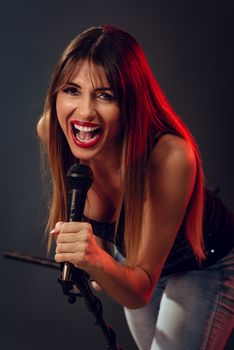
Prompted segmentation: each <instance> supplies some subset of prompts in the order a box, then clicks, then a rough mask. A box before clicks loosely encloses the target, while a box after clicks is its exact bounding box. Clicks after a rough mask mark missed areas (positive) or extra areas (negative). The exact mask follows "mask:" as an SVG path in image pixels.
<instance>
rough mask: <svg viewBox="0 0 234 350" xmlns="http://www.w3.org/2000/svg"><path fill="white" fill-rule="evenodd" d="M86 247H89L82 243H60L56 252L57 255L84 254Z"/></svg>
mask: <svg viewBox="0 0 234 350" xmlns="http://www.w3.org/2000/svg"><path fill="white" fill-rule="evenodd" d="M86 246H87V245H86V244H85V243H82V242H75V243H58V244H57V247H56V251H55V252H56V254H62V253H75V252H83V251H84V250H85V248H86Z"/></svg>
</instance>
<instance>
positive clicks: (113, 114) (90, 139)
mask: <svg viewBox="0 0 234 350" xmlns="http://www.w3.org/2000/svg"><path fill="white" fill-rule="evenodd" d="M91 68H92V69H90V63H89V62H88V61H87V60H81V61H79V62H78V64H77V69H76V71H75V72H74V74H73V76H72V77H71V79H70V81H68V82H67V84H66V85H65V86H64V88H62V89H61V90H60V91H59V92H58V95H57V100H56V109H57V116H58V121H59V124H60V126H61V128H62V130H63V132H64V135H65V136H66V139H67V141H68V144H69V146H70V149H71V151H72V153H73V155H74V156H75V157H77V158H79V159H82V160H90V159H96V158H100V156H101V157H102V156H104V157H106V156H107V155H112V156H113V155H116V152H118V151H119V147H120V144H121V141H122V137H121V135H122V132H121V130H122V125H121V124H122V123H121V117H120V109H119V105H118V102H117V100H116V98H115V96H114V93H113V91H112V89H111V87H110V84H109V83H108V80H107V77H106V74H105V72H104V69H103V68H102V67H100V66H96V65H92V67H91Z"/></svg>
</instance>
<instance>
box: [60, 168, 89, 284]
mask: <svg viewBox="0 0 234 350" xmlns="http://www.w3.org/2000/svg"><path fill="white" fill-rule="evenodd" d="M92 182H93V172H92V170H91V169H90V167H89V166H87V165H85V164H74V165H72V166H71V168H70V169H69V170H68V172H67V186H68V210H67V221H69V222H72V221H82V217H83V212H84V207H85V202H86V197H87V192H88V190H89V188H90V186H91V184H92ZM70 269H71V264H70V263H68V262H65V263H64V266H63V272H62V276H61V277H62V284H63V285H64V287H65V285H68V283H69V279H70ZM65 288H66V287H65Z"/></svg>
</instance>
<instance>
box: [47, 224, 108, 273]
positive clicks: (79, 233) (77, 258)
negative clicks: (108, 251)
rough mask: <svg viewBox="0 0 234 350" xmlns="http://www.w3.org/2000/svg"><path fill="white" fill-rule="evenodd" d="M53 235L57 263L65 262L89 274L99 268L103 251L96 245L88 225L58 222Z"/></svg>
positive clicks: (90, 227)
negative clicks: (55, 237)
mask: <svg viewBox="0 0 234 350" xmlns="http://www.w3.org/2000/svg"><path fill="white" fill-rule="evenodd" d="M53 234H54V235H56V236H57V240H56V242H57V247H56V254H55V260H56V261H57V262H58V263H60V262H65V261H67V262H70V263H71V264H73V265H74V266H76V267H78V268H81V269H83V270H85V271H87V272H90V273H91V272H92V271H94V270H95V269H96V268H100V267H101V257H102V253H103V250H102V249H101V248H100V247H99V246H98V245H97V243H96V241H95V238H94V234H93V230H92V226H91V225H90V224H89V223H85V222H67V223H64V222H58V223H57V224H56V226H55V229H54V230H53Z"/></svg>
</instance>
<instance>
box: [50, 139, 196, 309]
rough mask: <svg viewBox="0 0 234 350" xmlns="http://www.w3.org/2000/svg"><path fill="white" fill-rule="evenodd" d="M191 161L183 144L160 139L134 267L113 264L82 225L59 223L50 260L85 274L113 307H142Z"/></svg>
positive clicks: (184, 195)
mask: <svg viewBox="0 0 234 350" xmlns="http://www.w3.org/2000/svg"><path fill="white" fill-rule="evenodd" d="M195 177H196V159H195V155H194V153H193V151H192V149H191V147H190V145H188V143H186V141H184V140H182V139H181V138H178V137H177V136H173V135H165V136H163V137H162V138H161V139H160V141H159V143H158V144H157V146H156V147H155V149H154V150H153V152H152V155H151V159H150V161H149V168H148V172H147V189H148V196H147V199H146V201H145V204H144V220H143V228H142V230H143V232H142V237H143V238H142V244H141V248H140V252H139V255H138V258H137V266H136V267H135V268H131V267H129V266H127V265H124V264H121V263H118V262H116V261H115V260H114V259H113V258H112V257H111V256H110V255H109V254H108V253H107V252H105V251H104V250H103V249H102V248H100V247H99V246H98V245H97V244H96V241H95V239H94V235H93V233H92V227H91V225H90V224H87V223H74V222H73V223H58V224H57V225H56V231H57V232H58V233H59V234H58V239H57V249H56V255H55V260H56V261H57V262H62V261H69V262H71V263H73V264H74V265H76V266H77V267H79V268H81V269H84V270H86V271H87V272H88V273H90V274H91V276H92V277H93V279H94V280H95V281H96V282H97V283H98V284H99V285H100V286H101V287H102V288H103V289H104V291H105V292H106V293H107V294H108V295H109V296H110V297H111V298H112V299H114V300H115V301H116V302H118V303H120V304H122V305H125V306H127V307H129V308H139V307H142V306H143V305H145V304H146V303H147V302H148V301H149V299H150V296H151V294H152V292H153V289H154V286H155V284H156V283H157V281H158V279H159V277H160V273H161V271H162V268H163V265H164V263H165V260H166V258H167V256H168V253H169V252H170V249H171V247H172V245H173V242H174V240H175V238H176V234H177V232H178V229H179V226H180V224H181V222H182V220H183V217H184V214H185V211H186V208H187V205H188V202H189V199H190V197H191V194H192V191H193V187H194V182H195Z"/></svg>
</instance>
